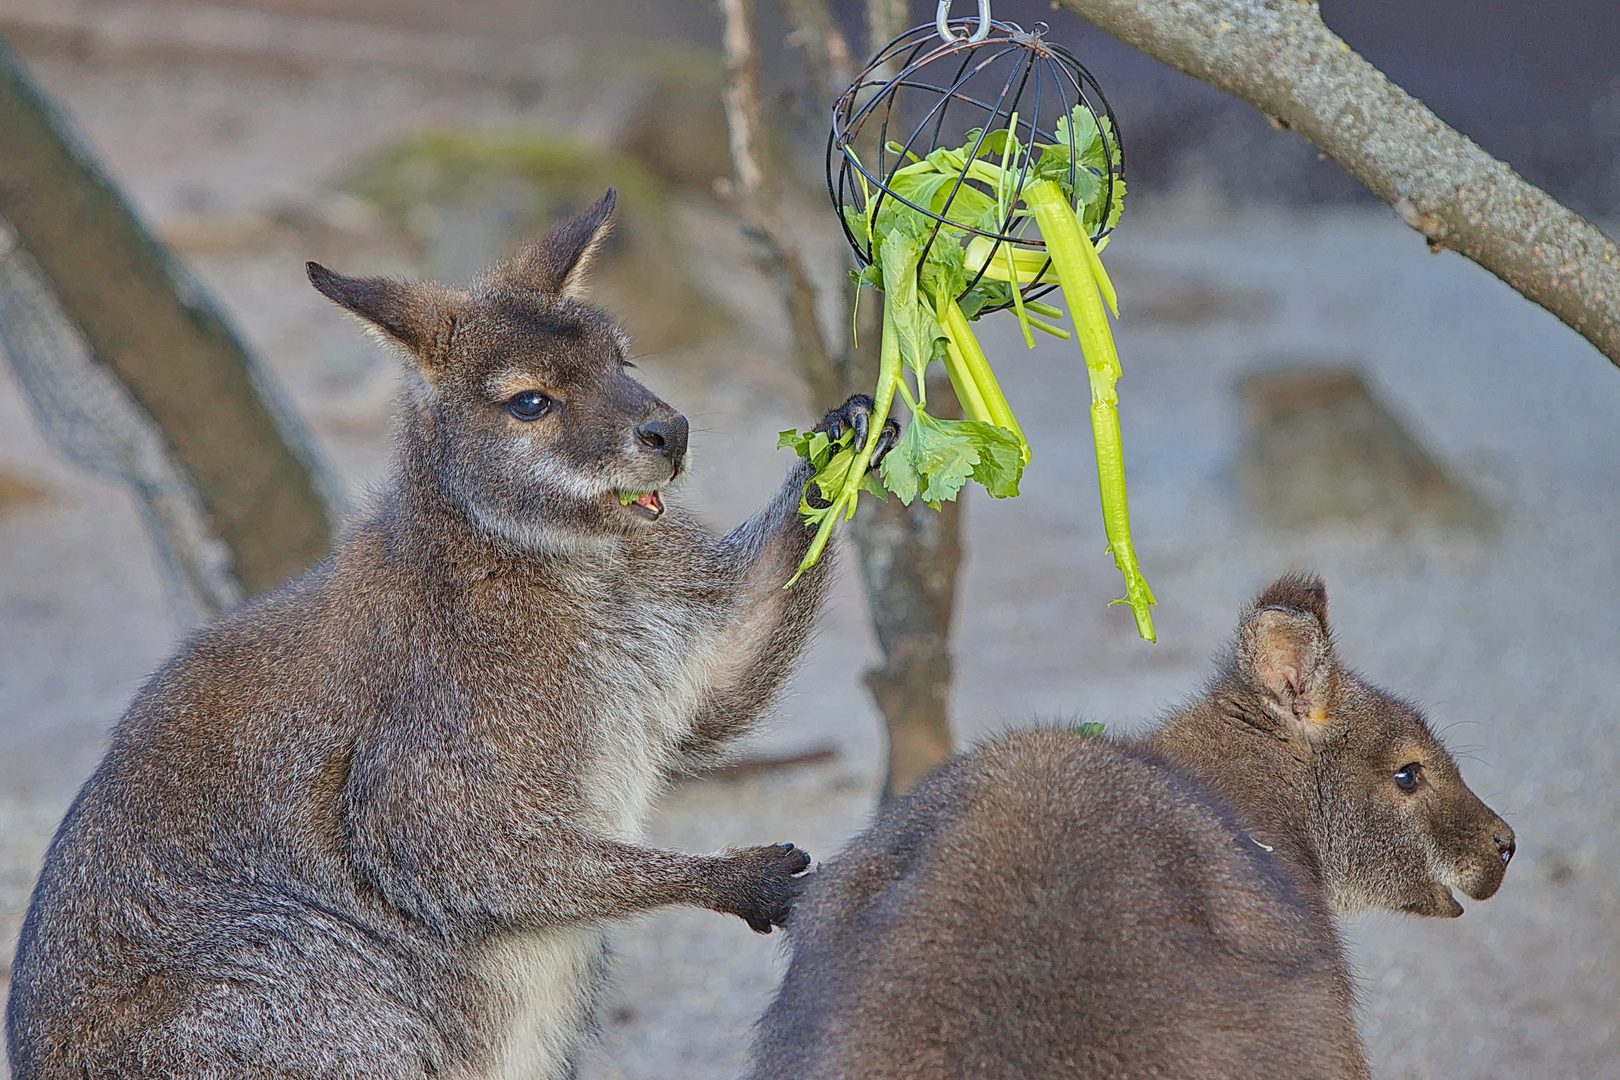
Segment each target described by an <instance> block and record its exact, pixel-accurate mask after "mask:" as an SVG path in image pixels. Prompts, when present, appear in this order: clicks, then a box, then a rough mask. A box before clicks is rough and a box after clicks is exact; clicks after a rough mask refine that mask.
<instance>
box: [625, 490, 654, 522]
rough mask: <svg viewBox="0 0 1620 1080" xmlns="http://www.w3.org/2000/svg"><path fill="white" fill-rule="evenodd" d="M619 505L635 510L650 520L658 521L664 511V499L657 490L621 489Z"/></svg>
mask: <svg viewBox="0 0 1620 1080" xmlns="http://www.w3.org/2000/svg"><path fill="white" fill-rule="evenodd" d="M619 505H620V506H623V507H625V508H626V509H629V510H633V511H635V512H636V513H638V514H640V515H641V516H642V517H644V518H646V519H647V520H648V521H657V520H658V519H659V518H660V517H662V516H663V513H664V500H662V499H660V498H659V497H658V492H656V491H621V492H619Z"/></svg>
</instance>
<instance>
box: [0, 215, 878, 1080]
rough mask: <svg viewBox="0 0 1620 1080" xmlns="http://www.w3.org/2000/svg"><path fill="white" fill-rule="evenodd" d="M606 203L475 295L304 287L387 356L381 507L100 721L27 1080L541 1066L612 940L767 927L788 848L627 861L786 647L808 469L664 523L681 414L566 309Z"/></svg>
mask: <svg viewBox="0 0 1620 1080" xmlns="http://www.w3.org/2000/svg"><path fill="white" fill-rule="evenodd" d="M612 205H613V197H612V192H609V193H608V195H607V196H606V197H605V198H604V199H603V200H602V201H601V202H600V203H598V204H597V205H596V206H595V207H593V208H592V209H591V210H589V211H587V212H585V213H584V214H581V215H579V216H578V217H575V218H571V219H569V220H567V221H565V222H563V223H562V224H560V225H558V226H557V227H556V228H554V229H553V230H552V231H551V232H549V233H548V234H547V235H546V236H545V237H543V238H542V239H540V240H539V241H537V242H536V243H535V244H533V245H532V246H530V247H529V248H527V249H526V250H524V251H523V252H522V253H521V254H519V255H518V256H517V257H516V258H515V259H513V260H512V261H511V262H509V263H506V264H504V265H502V266H499V267H497V268H495V269H494V270H493V271H491V272H490V273H489V274H488V275H486V276H485V277H484V278H483V279H481V280H480V281H478V282H476V283H474V284H473V285H472V286H470V287H469V288H467V289H452V288H445V287H440V286H436V285H425V284H412V283H404V282H398V281H391V280H385V279H381V278H351V277H344V276H342V275H340V274H336V273H333V272H332V271H330V270H327V269H325V268H323V267H320V266H317V265H315V264H313V263H311V264H310V266H309V275H310V279H311V281H312V282H313V283H314V285H315V287H316V288H317V289H319V290H320V291H321V292H322V293H324V294H325V295H327V296H328V297H330V298H331V299H333V300H334V301H336V302H337V303H338V304H340V305H342V306H343V307H344V308H347V309H348V310H349V311H350V312H352V313H354V314H355V315H357V316H358V317H360V318H361V319H362V320H364V321H365V323H366V325H367V326H368V327H370V328H371V329H372V330H374V331H375V332H377V333H378V334H379V335H380V336H382V337H383V338H384V339H385V340H387V341H388V342H389V343H391V344H392V345H394V346H396V347H397V349H398V350H399V351H400V352H401V353H402V354H404V356H405V357H406V358H407V360H408V361H409V363H408V366H407V372H406V386H405V392H404V397H403V401H402V404H401V409H400V421H399V425H398V431H397V437H396V450H395V454H396V467H395V475H394V479H393V482H392V484H391V485H390V486H389V487H388V488H387V490H386V491H385V492H384V493H383V494H382V495H381V496H380V497H379V498H378V499H377V500H376V505H375V507H374V509H373V510H372V512H371V513H370V514H369V515H368V516H367V517H365V518H364V519H363V520H362V521H361V522H360V523H359V524H358V525H357V527H356V528H355V529H354V531H353V534H352V535H351V536H349V538H348V539H347V540H345V541H344V543H343V544H342V545H341V546H340V548H339V549H338V551H337V553H336V554H335V555H334V556H333V558H332V559H330V560H328V561H327V562H325V563H323V564H322V565H321V566H319V567H317V568H316V569H314V570H312V571H311V572H310V573H308V574H306V575H305V576H304V577H302V578H300V579H298V580H297V581H295V582H293V583H291V584H289V585H288V586H286V587H285V588H283V589H281V590H279V591H277V592H275V593H273V594H271V595H269V596H267V597H265V598H262V599H260V600H258V601H256V602H255V603H253V604H251V605H250V606H248V607H246V608H244V609H242V610H240V611H238V612H236V613H234V614H232V615H230V616H228V617H226V618H225V619H223V620H221V621H220V622H218V623H216V624H215V625H213V626H210V627H208V628H206V629H204V630H203V631H201V632H200V633H198V634H197V635H195V636H194V637H193V638H192V639H191V640H190V641H189V642H188V643H187V644H186V646H185V647H184V648H183V649H182V650H181V652H180V654H179V655H178V656H177V657H175V659H173V660H172V661H171V662H170V663H169V664H167V665H166V666H165V667H164V668H163V669H162V670H161V671H160V672H159V673H158V674H157V675H156V676H155V677H154V678H153V679H152V681H151V682H150V683H148V684H147V686H146V687H145V688H144V689H143V690H142V691H141V692H140V694H139V695H138V696H137V698H136V700H135V702H134V704H133V705H132V706H131V707H130V710H129V712H128V714H127V715H126V716H125V717H124V718H123V720H122V721H120V723H119V724H118V726H117V728H116V730H115V731H114V732H113V735H112V740H111V748H110V749H109V751H108V753H107V756H106V758H105V760H104V761H103V762H102V763H101V766H100V767H99V768H98V769H97V770H96V772H95V774H94V775H93V776H92V777H91V779H90V780H89V781H88V782H87V783H86V784H85V786H84V789H83V790H82V791H81V792H80V794H79V796H78V798H77V800H76V801H75V802H74V804H73V807H72V809H71V810H70V811H69V812H68V815H67V818H66V819H65V820H64V821H63V823H62V826H61V829H60V830H59V831H58V833H57V836H56V839H55V840H54V842H53V843H52V845H51V848H50V851H49V853H48V854H47V856H46V861H45V867H44V871H43V873H42V874H41V877H40V880H39V884H38V887H37V888H36V890H35V892H34V898H33V902H32V905H31V907H30V909H29V912H28V916H27V921H26V923H25V924H24V927H23V931H22V936H21V941H20V944H19V947H18V952H17V959H16V963H15V965H14V967H13V969H12V990H11V998H10V1002H9V1006H8V1009H7V1014H6V1035H7V1048H8V1051H9V1053H10V1058H11V1067H12V1070H13V1075H14V1076H15V1077H16V1078H17V1080H36V1078H48V1077H49V1078H54V1077H76V1078H92V1077H131V1076H143V1077H146V1076H150V1077H157V1076H164V1077H214V1076H220V1077H225V1076H230V1077H271V1076H274V1077H293V1076H297V1077H311V1078H313V1077H333V1078H336V1077H350V1078H353V1077H394V1078H397V1077H404V1076H422V1075H435V1076H455V1077H482V1076H491V1077H493V1076H520V1075H521V1076H532V1077H539V1078H548V1077H558V1076H564V1075H567V1074H568V1073H569V1070H570V1061H571V1058H572V1055H573V1053H574V1051H575V1049H576V1044H577V1042H578V1039H579V1036H580V1033H581V1031H582V1030H583V1029H584V1027H585V1025H586V1022H587V1019H588V1013H589V1010H590V1006H591V1001H592V997H593V994H594V991H595V986H596V982H597V978H598V974H599V970H600V968H601V967H602V963H603V952H602V941H601V936H600V930H599V928H598V927H599V924H600V923H601V921H602V920H604V919H609V918H612V917H614V916H618V915H624V914H627V913H631V912H636V911H641V910H645V909H647V908H651V907H654V906H657V905H661V904H697V905H702V906H705V907H709V908H713V909H715V910H716V911H721V912H728V913H731V914H735V915H739V916H741V917H742V918H744V919H746V920H747V922H748V924H749V925H750V926H752V927H753V928H754V929H756V930H759V931H768V930H769V929H770V928H771V926H772V925H780V924H781V922H782V920H783V919H784V918H785V916H786V912H787V910H788V905H789V903H790V902H791V900H792V898H793V896H794V894H795V892H796V890H797V888H798V881H797V880H796V875H797V874H798V873H799V872H800V871H802V870H803V869H804V868H805V866H806V865H807V863H808V857H807V856H806V855H805V854H804V853H803V852H802V851H798V850H796V849H795V848H794V847H793V846H792V845H791V844H782V845H778V846H768V847H758V848H750V849H747V850H743V851H732V852H726V853H722V854H716V855H688V854H682V853H678V852H672V851H659V850H653V849H650V848H647V847H644V846H642V844H641V840H640V837H641V829H642V825H643V820H644V818H645V817H646V815H647V813H648V811H649V809H650V807H651V804H652V801H653V798H654V796H655V795H656V793H657V791H658V789H659V786H660V784H661V782H662V780H663V777H664V776H665V775H666V773H667V772H668V771H669V770H670V769H672V768H675V767H679V766H681V765H683V764H685V763H687V762H689V761H691V760H693V759H695V758H701V757H703V756H704V755H711V754H713V753H714V752H715V751H716V749H717V748H718V747H720V746H721V745H722V744H724V743H725V742H726V741H727V740H730V739H732V738H733V737H735V736H736V735H738V734H740V733H741V732H742V731H743V730H745V729H746V728H747V727H748V726H749V724H750V723H751V722H753V721H754V720H755V719H756V718H757V717H758V716H759V714H760V713H761V711H762V710H763V709H764V708H765V707H766V706H767V705H768V704H769V703H770V702H771V700H772V699H773V698H774V696H775V694H776V693H777V691H778V689H779V688H780V687H781V684H782V682H783V680H784V678H785V677H786V675H787V674H788V672H789V670H790V669H791V668H792V666H793V664H794V662H795V661H796V659H797V657H798V655H799V652H800V648H801V646H802V645H803V643H804V640H805V636H806V634H807V633H808V631H809V629H810V625H811V622H812V620H813V619H814V617H815V614H816V611H817V609H818V608H819V607H820V604H821V601H822V597H823V593H824V591H825V587H826V573H825V571H824V570H823V569H822V568H821V567H819V566H818V567H817V568H815V569H813V570H811V571H810V572H809V573H807V574H805V575H804V577H802V578H801V579H800V580H799V582H798V583H797V584H796V585H795V586H794V587H793V588H792V589H790V590H784V589H783V585H784V584H785V583H786V582H787V581H788V579H789V577H790V576H791V575H792V574H793V572H794V570H795V568H796V567H797V566H798V564H799V561H800V559H801V558H802V557H803V555H804V552H805V550H806V548H807V546H808V543H809V539H810V537H809V534H808V533H807V532H806V530H805V529H804V528H803V527H802V525H801V524H800V520H799V515H798V500H799V492H800V490H801V489H802V488H803V486H804V483H805V480H806V479H807V478H808V472H807V466H806V465H805V464H803V463H801V464H800V465H799V466H798V467H797V468H795V469H794V470H793V471H792V473H791V474H790V475H789V477H788V478H787V481H786V482H785V484H784V485H783V487H782V490H781V492H780V493H779V494H778V495H777V496H776V497H775V498H774V499H773V500H772V502H771V503H770V505H769V506H768V507H767V508H766V509H765V510H764V511H762V512H761V513H760V514H759V515H758V516H756V517H755V518H754V519H753V520H751V521H749V522H748V523H747V524H746V525H744V526H742V527H741V528H740V529H738V530H737V531H736V532H734V533H732V534H730V535H729V536H726V537H723V538H717V537H713V536H710V535H709V534H708V533H706V532H704V531H703V530H702V529H701V528H700V527H699V526H698V525H697V524H696V523H695V522H694V521H692V520H691V519H690V518H689V517H688V516H686V515H685V514H683V513H682V512H681V511H680V510H679V509H677V508H674V507H667V506H666V504H665V502H664V496H663V492H664V490H665V489H666V488H668V487H669V485H671V484H673V483H674V482H676V481H677V480H678V479H679V478H680V476H681V473H682V470H683V468H684V465H685V461H686V450H687V422H686V419H685V418H684V417H682V416H681V415H680V414H678V413H677V412H676V411H675V410H674V409H672V408H671V407H670V406H668V405H666V404H665V403H664V402H662V401H660V400H659V399H658V398H657V397H655V396H654V395H653V394H651V393H650V392H648V391H647V390H646V389H645V388H644V387H643V386H641V384H639V383H637V382H636V381H635V380H634V379H632V378H631V377H630V376H629V374H628V373H627V371H626V368H627V367H628V366H629V364H628V361H627V358H626V348H627V343H626V341H625V339H624V337H623V335H621V334H620V333H619V332H618V330H617V329H616V328H615V327H614V325H613V324H612V322H611V321H610V320H609V319H608V318H607V317H606V316H605V315H603V314H602V313H600V312H599V311H597V310H595V309H594V308H591V307H590V306H588V305H587V304H585V303H584V302H583V300H582V299H581V284H580V283H581V278H582V277H583V275H584V273H585V270H586V267H587V264H588V262H589V260H590V254H591V252H592V250H593V249H594V248H595V246H596V245H597V244H598V242H599V241H600V238H601V236H602V234H603V230H604V229H605V227H606V222H607V218H608V215H609V213H610V211H611V209H612ZM867 408H868V404H867V403H865V402H863V401H860V400H852V401H850V402H847V403H846V404H845V406H844V407H843V408H842V409H840V410H838V411H837V412H835V413H833V414H830V415H829V417H828V419H827V421H825V423H828V424H835V425H836V424H851V425H854V426H856V427H858V428H859V429H860V430H861V431H862V432H864V427H865V422H866V415H867V413H866V410H867ZM874 434H875V436H876V437H878V438H880V439H882V440H883V441H884V444H885V445H886V444H887V443H888V442H890V441H892V438H893V435H894V432H893V431H892V430H887V431H884V432H878V433H874ZM879 449H882V447H881V446H880V447H879Z"/></svg>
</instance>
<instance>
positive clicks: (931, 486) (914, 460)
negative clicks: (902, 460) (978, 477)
mask: <svg viewBox="0 0 1620 1080" xmlns="http://www.w3.org/2000/svg"><path fill="white" fill-rule="evenodd" d="M966 423H970V421H965V420H936V419H934V418H933V417H932V416H929V415H928V414H927V413H926V412H918V413H917V414H916V415H915V416H913V417H912V418H911V427H910V428H907V429H906V434H907V435H910V434H911V433H912V429H916V431H917V435H916V438H915V439H914V440H913V443H912V447H911V453H910V458H911V465H912V467H913V468H914V469H916V471H917V474H918V476H919V477H921V478H922V481H923V483H922V490H921V492H920V494H921V495H922V499H923V501H924V502H926V503H929V504H930V505H932V504H934V503H938V502H941V501H943V500H946V499H954V498H956V494H957V492H959V491H961V490H962V485H963V484H965V483H967V481H968V478H969V477H970V476H972V475H973V470H974V467H975V466H977V465H978V464H979V440H978V439H976V438H974V437H973V435H972V434H970V433H968V432H965V431H963V430H962V428H961V425H963V424H966ZM890 456H891V457H892V456H893V455H892V454H891V455H890Z"/></svg>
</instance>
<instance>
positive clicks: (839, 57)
mask: <svg viewBox="0 0 1620 1080" xmlns="http://www.w3.org/2000/svg"><path fill="white" fill-rule="evenodd" d="M782 7H783V9H784V10H785V11H786V12H787V17H788V21H789V22H790V23H792V24H793V37H794V39H795V40H796V42H797V44H798V45H799V46H800V48H802V49H803V50H804V55H805V61H806V63H807V64H808V66H809V68H810V77H811V78H812V79H813V80H815V83H816V90H817V91H818V93H819V95H820V99H821V100H822V101H823V102H826V101H832V100H833V99H835V98H836V97H837V96H838V95H839V94H841V93H843V92H844V87H846V86H848V85H849V82H850V79H852V78H854V76H855V68H854V66H853V63H852V61H851V58H850V55H849V42H848V40H846V39H845V37H844V32H843V31H842V30H840V29H839V28H838V21H837V20H836V19H834V18H833V15H832V9H831V8H829V7H828V6H827V0H783V4H782Z"/></svg>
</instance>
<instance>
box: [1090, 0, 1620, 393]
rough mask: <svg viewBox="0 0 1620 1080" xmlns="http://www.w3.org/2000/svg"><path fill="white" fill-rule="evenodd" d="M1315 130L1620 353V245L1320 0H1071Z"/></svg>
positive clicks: (1370, 181)
mask: <svg viewBox="0 0 1620 1080" xmlns="http://www.w3.org/2000/svg"><path fill="white" fill-rule="evenodd" d="M1061 2H1062V3H1063V5H1064V6H1065V7H1067V8H1068V9H1069V10H1071V11H1074V12H1077V13H1078V14H1080V15H1081V16H1083V17H1085V18H1086V19H1088V20H1090V21H1091V22H1093V23H1095V24H1096V25H1097V26H1099V27H1101V28H1102V29H1104V30H1106V31H1108V32H1109V33H1110V34H1113V35H1114V36H1115V37H1117V38H1119V39H1120V40H1121V41H1124V42H1126V43H1128V44H1130V45H1134V46H1136V47H1137V48H1138V49H1141V50H1142V51H1143V52H1145V53H1147V54H1148V55H1149V56H1151V57H1153V58H1154V59H1156V60H1160V61H1162V62H1164V63H1166V64H1168V65H1170V66H1171V67H1173V68H1175V69H1177V70H1178V71H1183V72H1186V73H1187V74H1188V75H1191V76H1193V77H1194V78H1196V79H1202V80H1203V81H1204V82H1207V83H1209V84H1210V85H1211V86H1215V87H1217V88H1219V89H1221V90H1224V91H1226V92H1227V93H1229V94H1232V95H1233V96H1235V97H1238V98H1241V99H1242V100H1244V101H1247V102H1248V103H1249V104H1251V105H1253V106H1254V107H1255V108H1256V109H1259V110H1260V111H1261V112H1262V113H1264V114H1265V115H1266V116H1267V117H1269V118H1271V120H1272V121H1273V122H1274V123H1277V124H1279V125H1281V126H1283V127H1288V128H1292V129H1293V130H1295V131H1297V132H1299V133H1300V134H1301V135H1303V136H1304V137H1305V138H1307V139H1309V140H1310V141H1311V142H1313V143H1315V144H1316V145H1317V146H1318V147H1320V148H1321V149H1322V151H1323V152H1324V153H1326V154H1327V155H1328V156H1329V157H1331V158H1333V160H1335V161H1337V162H1338V163H1339V164H1340V165H1342V166H1344V168H1345V169H1346V170H1347V171H1348V172H1349V173H1350V174H1351V175H1352V176H1354V177H1355V178H1356V179H1357V180H1360V181H1361V182H1362V183H1363V184H1366V185H1367V187H1368V189H1369V190H1371V191H1372V193H1373V194H1374V195H1377V196H1378V197H1379V198H1380V199H1383V200H1384V201H1385V202H1387V203H1389V204H1390V206H1392V207H1393V208H1394V209H1395V212H1396V213H1397V214H1398V215H1399V216H1400V218H1401V220H1402V221H1404V222H1406V224H1408V225H1409V226H1411V227H1412V228H1413V229H1415V230H1417V231H1418V232H1419V233H1421V234H1423V236H1424V237H1425V238H1426V239H1427V240H1428V242H1429V245H1430V247H1431V248H1434V249H1438V248H1441V247H1448V248H1451V249H1452V250H1454V251H1456V252H1458V253H1459V254H1462V255H1466V256H1467V257H1468V258H1470V259H1472V260H1474V261H1475V262H1477V263H1478V264H1479V265H1481V266H1483V267H1484V268H1485V269H1487V270H1489V271H1490V272H1491V273H1493V274H1495V275H1496V276H1497V277H1499V278H1501V279H1502V280H1503V281H1505V282H1507V283H1508V284H1509V285H1511V286H1512V287H1513V288H1514V289H1515V290H1517V291H1518V292H1519V293H1520V294H1522V295H1523V296H1524V297H1526V298H1527V299H1529V300H1533V301H1535V302H1536V303H1538V304H1540V305H1541V306H1542V307H1544V308H1546V309H1547V310H1548V311H1550V312H1552V313H1553V314H1554V315H1556V316H1558V318H1560V319H1562V320H1563V321H1564V322H1565V323H1566V324H1568V325H1569V326H1570V327H1571V328H1573V329H1574V330H1575V331H1576V332H1577V333H1579V334H1581V335H1582V336H1583V337H1585V338H1586V339H1587V340H1588V341H1590V342H1591V343H1592V344H1593V345H1595V346H1597V348H1598V351H1599V352H1601V353H1603V355H1604V356H1607V357H1608V358H1609V359H1610V360H1612V361H1614V362H1615V363H1616V364H1620V246H1616V244H1615V242H1614V241H1613V240H1611V239H1610V238H1609V237H1607V236H1605V235H1603V233H1602V232H1600V231H1599V230H1598V229H1597V228H1596V227H1595V226H1594V225H1592V223H1591V222H1589V221H1586V220H1585V219H1584V218H1582V217H1580V216H1579V215H1577V214H1575V213H1573V212H1572V211H1570V210H1568V209H1567V208H1565V207H1564V206H1563V205H1562V204H1560V203H1559V202H1558V201H1557V200H1556V199H1554V198H1553V197H1552V196H1550V195H1548V194H1547V193H1546V192H1544V191H1542V190H1541V189H1540V188H1537V187H1535V186H1534V185H1532V184H1529V183H1527V182H1526V181H1525V180H1524V178H1522V177H1521V176H1519V174H1518V173H1516V172H1514V171H1513V170H1512V169H1510V168H1509V167H1508V166H1507V165H1505V164H1503V163H1502V162H1500V161H1498V160H1497V159H1495V158H1493V157H1492V156H1491V155H1489V154H1487V153H1486V152H1485V151H1484V150H1481V149H1480V148H1479V146H1477V145H1476V144H1475V143H1474V142H1473V141H1472V140H1470V139H1469V138H1467V137H1466V136H1464V135H1463V134H1461V133H1460V132H1458V131H1456V130H1455V129H1454V128H1451V127H1449V126H1447V125H1446V124H1445V123H1444V122H1443V121H1441V120H1440V118H1439V117H1437V116H1435V115H1434V113H1432V112H1430V111H1429V110H1428V109H1427V108H1426V107H1424V105H1423V103H1422V102H1420V101H1418V100H1417V99H1416V98H1414V97H1412V96H1411V95H1410V94H1408V93H1407V92H1406V91H1405V90H1402V89H1401V88H1400V87H1399V86H1396V85H1395V84H1394V83H1393V82H1391V81H1390V80H1389V79H1388V77H1386V76H1385V75H1384V73H1383V72H1381V71H1379V70H1378V69H1377V68H1375V67H1373V66H1372V65H1371V64H1369V63H1368V62H1367V61H1366V60H1364V59H1362V58H1361V57H1360V56H1359V55H1357V54H1356V53H1355V51H1353V50H1352V49H1351V48H1350V46H1349V45H1348V44H1346V43H1345V42H1344V41H1343V40H1342V39H1341V38H1340V37H1339V36H1338V35H1337V34H1335V33H1333V31H1331V30H1329V29H1328V28H1327V26H1325V25H1324V24H1323V22H1322V16H1321V12H1320V11H1319V10H1318V8H1317V5H1316V4H1315V3H1313V2H1309V0H1305V2H1301V0H1061Z"/></svg>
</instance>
